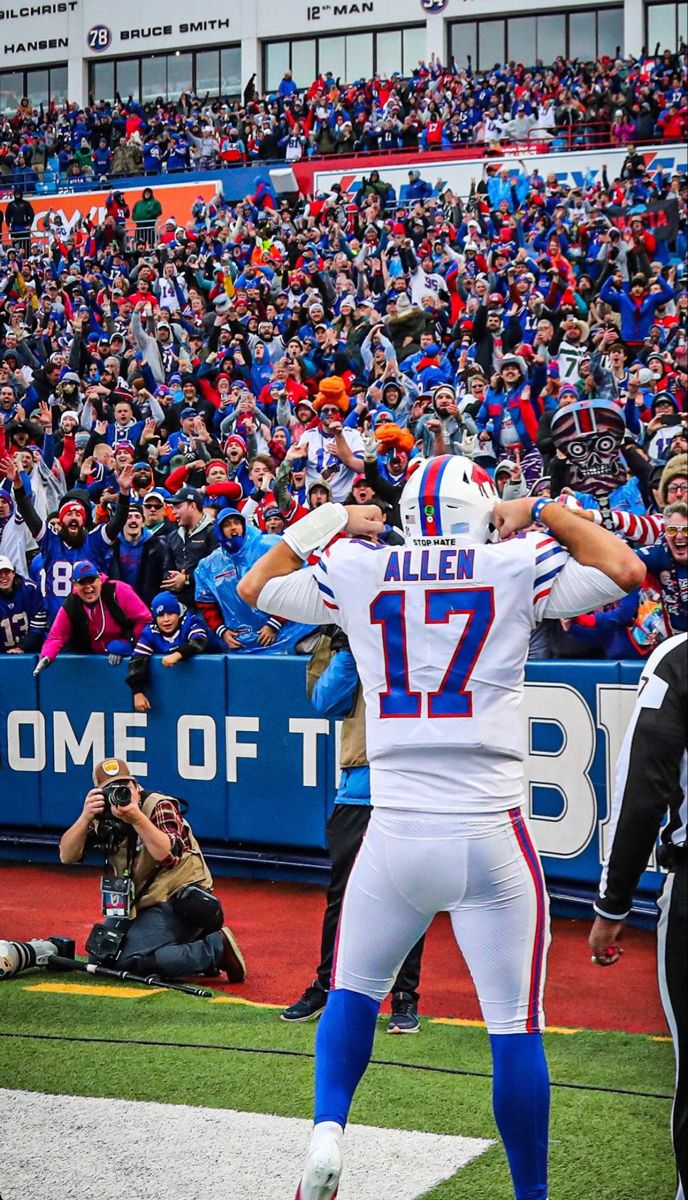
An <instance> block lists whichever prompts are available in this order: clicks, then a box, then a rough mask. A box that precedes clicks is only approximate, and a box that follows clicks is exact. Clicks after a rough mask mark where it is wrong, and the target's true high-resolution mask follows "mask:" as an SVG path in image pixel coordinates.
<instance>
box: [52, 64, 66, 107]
mask: <svg viewBox="0 0 688 1200" xmlns="http://www.w3.org/2000/svg"><path fill="white" fill-rule="evenodd" d="M50 99H51V100H54V102H55V104H66V103H67V68H66V67H51V68H50Z"/></svg>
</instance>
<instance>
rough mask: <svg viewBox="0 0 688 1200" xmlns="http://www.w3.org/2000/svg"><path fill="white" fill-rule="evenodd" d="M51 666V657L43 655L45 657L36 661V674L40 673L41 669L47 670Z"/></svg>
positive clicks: (34, 672)
mask: <svg viewBox="0 0 688 1200" xmlns="http://www.w3.org/2000/svg"><path fill="white" fill-rule="evenodd" d="M49 666H50V659H49V658H46V657H45V655H44V656H43V658H39V660H38V662H37V663H36V666H35V667H34V669H33V674H34V676H36V675H40V673H41V671H45V668H46V667H49Z"/></svg>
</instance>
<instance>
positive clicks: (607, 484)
mask: <svg viewBox="0 0 688 1200" xmlns="http://www.w3.org/2000/svg"><path fill="white" fill-rule="evenodd" d="M625 431H626V422H625V421H624V417H623V413H622V412H621V409H620V408H619V407H618V405H616V404H612V403H611V401H608V400H579V401H577V402H576V403H574V404H567V405H566V407H565V408H562V409H561V410H560V411H559V412H557V413H555V415H554V417H553V419H552V438H553V439H554V444H555V446H556V447H557V450H563V451H564V453H565V454H566V458H567V461H568V465H569V483H570V486H571V487H572V488H576V489H577V490H578V491H581V492H589V493H590V494H591V495H596V494H598V493H600V492H602V493H604V494H605V495H606V494H608V493H609V492H611V491H613V490H614V488H617V487H619V486H620V485H621V484H622V483H625V481H626V472H625V470H624V466H623V463H622V461H621V458H620V451H621V443H622V441H623V436H624V433H625Z"/></svg>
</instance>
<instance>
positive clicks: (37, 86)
mask: <svg viewBox="0 0 688 1200" xmlns="http://www.w3.org/2000/svg"><path fill="white" fill-rule="evenodd" d="M24 96H26V97H27V99H28V100H29V102H30V104H31V107H32V108H39V107H40V106H41V104H42V105H43V108H47V107H48V105H49V104H50V102H51V100H54V101H55V103H56V104H64V102H65V100H66V99H67V68H66V67H34V68H33V70H29V71H1V72H0V113H9V114H10V115H13V114H14V113H15V111H16V109H17V106H18V105H19V101H20V100H21V99H22V98H23V97H24Z"/></svg>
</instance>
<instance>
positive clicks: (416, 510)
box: [239, 455, 643, 1200]
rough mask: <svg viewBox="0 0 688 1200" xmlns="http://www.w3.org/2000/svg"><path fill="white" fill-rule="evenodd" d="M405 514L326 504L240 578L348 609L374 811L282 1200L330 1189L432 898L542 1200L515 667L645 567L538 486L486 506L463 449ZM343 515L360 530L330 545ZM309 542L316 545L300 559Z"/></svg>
mask: <svg viewBox="0 0 688 1200" xmlns="http://www.w3.org/2000/svg"><path fill="white" fill-rule="evenodd" d="M400 508H401V517H402V522H403V527H404V535H405V541H404V544H403V545H401V546H388V545H385V544H384V543H382V542H379V541H377V535H378V534H380V533H382V531H383V528H384V527H383V524H382V521H381V512H380V510H379V509H376V508H375V507H374V506H363V507H357V508H350V509H348V510H347V509H346V508H345V507H344V506H342V505H338V504H325V505H322V506H321V507H320V508H318V509H317V510H315V511H314V512H312V513H310V514H309V515H308V516H307V517H304V518H303V520H301V521H299V522H298V523H297V524H296V525H294V526H291V527H290V528H289V529H287V530H286V532H285V533H284V534H283V537H282V541H281V544H280V545H279V546H276V547H275V548H274V549H272V550H270V551H269V553H268V554H266V555H265V556H264V557H263V558H261V559H260V560H259V561H258V562H257V563H256V564H255V565H254V566H253V567H252V569H251V570H250V571H249V572H248V574H247V575H246V576H245V577H244V579H243V580H242V581H241V582H240V584H239V592H240V595H241V597H242V599H243V600H245V601H246V602H247V603H249V604H252V605H256V606H257V607H259V608H260V609H261V610H263V611H265V612H272V613H279V614H280V615H281V616H282V617H284V618H289V619H292V620H298V621H306V622H309V623H311V624H314V625H316V624H325V623H329V624H331V623H332V622H333V621H334V622H336V623H338V624H339V625H341V627H342V629H343V630H344V632H345V633H346V635H347V637H348V639H349V643H350V646H351V650H352V652H353V654H354V657H355V659H356V665H357V667H358V673H359V676H360V679H361V683H362V687H363V693H364V697H365V703H366V739H367V746H368V756H369V760H370V775H371V795H372V804H373V814H372V817H371V821H370V824H369V826H368V831H367V833H366V837H365V840H364V842H363V846H362V849H361V852H360V854H359V855H358V858H357V860H356V864H355V866H354V868H353V870H352V873H351V876H350V879H349V883H348V887H347V891H346V895H345V897H344V902H343V908H342V915H341V920H340V926H339V939H338V948H337V954H336V960H335V964H334V969H333V973H332V984H331V990H330V993H329V995H328V1000H327V1004H326V1007H325V1012H324V1014H323V1016H322V1018H321V1021H320V1026H319V1029H318V1035H317V1039H316V1067H315V1129H314V1132H313V1137H312V1141H311V1146H310V1150H309V1154H308V1158H307V1162H306V1167H305V1171H304V1174H303V1178H302V1180H301V1183H300V1185H299V1190H298V1192H297V1200H331V1197H333V1196H334V1195H335V1194H336V1191H337V1187H338V1183H339V1176H340V1173H341V1167H342V1138H343V1132H344V1126H345V1123H346V1120H347V1116H348V1112H349V1107H350V1104H351V1100H352V1098H353V1094H354V1091H355V1088H356V1086H357V1084H358V1082H359V1080H360V1078H361V1076H362V1075H363V1073H364V1071H365V1069H366V1066H367V1064H368V1061H369V1058H370V1054H371V1050H372V1045H373V1036H374V1032H375V1022H376V1018H377V1013H378V1009H379V1006H380V1002H381V1001H382V999H383V998H384V996H386V995H387V993H388V991H389V989H390V987H391V986H392V982H393V980H394V977H395V974H396V972H397V970H398V968H399V966H400V964H401V962H402V961H403V959H404V957H405V956H406V954H407V953H408V951H409V950H410V948H411V946H413V945H414V944H415V942H417V940H418V938H419V937H421V935H422V934H423V933H424V932H425V930H426V929H427V927H428V925H429V924H430V922H431V921H432V918H433V917H434V915H435V914H436V913H437V912H442V911H445V912H448V913H449V914H450V918H451V922H452V927H453V930H454V934H455V937H456V940H457V942H458V944H459V946H460V949H461V952H462V954H463V956H464V958H465V960H466V962H467V964H468V967H469V970H470V971H471V975H472V977H473V979H474V982H475V985H476V990H477V993H478V998H479V1000H480V1005H481V1008H482V1013H483V1017H484V1020H485V1024H486V1026H487V1029H488V1033H489V1035H490V1044H491V1049H492V1056H493V1063H494V1084H493V1104H494V1112H495V1117H496V1121H497V1125H498V1127H499V1131H500V1134H501V1136H502V1139H503V1141H504V1145H505V1148H506V1152H507V1156H508V1160H509V1166H510V1169H511V1174H512V1179H513V1185H514V1191H515V1195H516V1197H517V1200H547V1139H548V1124H549V1079H548V1072H547V1064H546V1060H545V1054H544V1049H543V1045H542V1029H543V1025H544V1019H543V1008H542V996H543V989H544V982H545V968H546V958H547V950H548V946H549V940H550V935H549V913H548V903H547V893H546V891H545V884H544V878H543V873H542V868H541V865H540V861H539V858H538V854H537V851H536V849H535V847H534V845H533V842H532V839H531V837H530V834H529V831H528V827H527V825H526V822H525V819H524V816H523V812H522V808H523V803H524V782H523V767H522V760H523V757H524V753H525V745H524V728H523V722H522V720H521V716H520V711H519V710H520V703H521V698H522V695H523V679H524V668H525V662H526V657H527V654H528V643H529V639H530V635H531V633H532V631H533V629H534V627H535V626H536V625H537V624H538V622H540V621H541V620H543V618H545V617H567V616H574V615H578V614H579V613H583V612H588V611H590V610H591V609H594V608H598V607H600V606H601V605H603V604H609V603H611V602H612V601H614V600H617V599H619V598H620V597H621V596H623V595H624V594H625V593H626V592H630V591H632V590H633V589H634V588H636V587H638V586H639V584H640V583H641V582H642V578H643V567H642V564H641V563H640V561H639V559H638V558H637V557H636V555H635V554H634V552H633V551H632V550H631V549H630V548H629V547H628V546H626V545H625V543H624V542H622V541H621V539H619V538H617V537H615V536H614V535H613V534H611V533H609V532H607V531H606V530H603V529H601V528H599V527H598V526H596V525H594V524H592V523H590V522H587V521H581V520H580V519H579V518H578V517H576V516H575V515H574V514H572V513H570V512H568V511H567V509H566V508H565V507H564V506H562V505H560V504H557V503H553V502H552V501H551V500H549V499H548V498H542V499H537V500H534V499H532V498H530V497H528V498H523V499H519V500H512V501H507V502H504V501H499V500H498V498H497V494H496V492H495V490H494V485H493V483H492V480H491V479H490V477H489V476H488V475H487V473H486V472H485V471H484V470H483V469H482V468H481V467H479V466H477V465H476V464H474V463H472V462H471V461H470V460H469V459H467V458H465V457H463V456H460V455H442V456H439V457H436V458H432V459H428V460H425V461H423V460H421V461H420V463H419V466H418V468H417V470H416V471H415V472H414V473H413V474H412V475H411V477H410V479H409V480H408V482H407V484H406V486H405V488H404V491H403V493H402V496H401V502H400ZM531 526H535V528H534V529H533V530H532V531H530V532H525V531H526V530H530V529H531ZM345 529H346V530H347V531H348V532H349V533H350V534H352V535H353V536H352V537H350V538H348V539H346V538H341V537H340V538H338V540H336V541H334V542H332V544H331V545H330V544H329V543H330V542H331V540H332V538H333V537H335V535H336V534H339V533H341V531H342V530H345ZM370 534H372V535H373V537H372V538H371V537H370V536H369V535H370ZM514 534H520V536H512V535H514ZM498 536H499V537H500V538H501V539H502V540H499V541H496V540H495V539H496V538H497V537H498ZM506 539H508V540H506ZM315 549H323V553H322V556H321V559H320V561H319V562H318V563H317V565H316V566H313V567H303V565H302V564H303V563H304V562H305V560H306V559H307V558H308V556H309V555H310V554H311V553H313V551H314V550H315Z"/></svg>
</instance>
